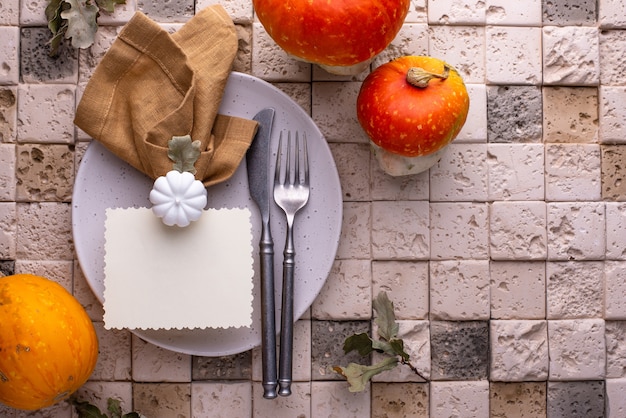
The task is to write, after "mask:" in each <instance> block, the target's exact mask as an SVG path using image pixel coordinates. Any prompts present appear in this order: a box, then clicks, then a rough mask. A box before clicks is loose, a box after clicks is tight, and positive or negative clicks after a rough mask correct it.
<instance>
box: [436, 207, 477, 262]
mask: <svg viewBox="0 0 626 418" xmlns="http://www.w3.org/2000/svg"><path fill="white" fill-rule="evenodd" d="M488 224H489V208H488V206H487V204H484V203H443V202H442V203H431V204H430V254H431V260H446V259H487V258H488V257H489V227H488Z"/></svg>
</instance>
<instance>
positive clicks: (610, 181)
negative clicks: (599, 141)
mask: <svg viewBox="0 0 626 418" xmlns="http://www.w3.org/2000/svg"><path fill="white" fill-rule="evenodd" d="M600 150H601V153H602V199H603V200H612V201H618V202H623V201H626V175H625V174H624V168H625V167H626V164H624V161H626V146H624V145H603V146H602V147H601V148H600Z"/></svg>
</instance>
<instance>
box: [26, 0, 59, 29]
mask: <svg viewBox="0 0 626 418" xmlns="http://www.w3.org/2000/svg"><path fill="white" fill-rule="evenodd" d="M20 3H21V8H20V24H21V25H23V26H24V25H26V26H44V27H45V26H46V24H47V21H46V13H45V10H46V5H47V2H46V1H45V0H33V1H23V2H20ZM50 36H52V35H50Z"/></svg>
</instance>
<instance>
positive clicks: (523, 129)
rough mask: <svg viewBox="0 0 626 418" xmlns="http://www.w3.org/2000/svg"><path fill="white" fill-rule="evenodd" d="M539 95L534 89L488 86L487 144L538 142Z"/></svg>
mask: <svg viewBox="0 0 626 418" xmlns="http://www.w3.org/2000/svg"><path fill="white" fill-rule="evenodd" d="M541 96H542V95H541V88H540V87H537V86H488V87H487V126H488V128H487V138H488V140H489V142H505V143H511V142H541V139H542V138H541V134H542V125H543V120H542V118H543V110H542V97H541Z"/></svg>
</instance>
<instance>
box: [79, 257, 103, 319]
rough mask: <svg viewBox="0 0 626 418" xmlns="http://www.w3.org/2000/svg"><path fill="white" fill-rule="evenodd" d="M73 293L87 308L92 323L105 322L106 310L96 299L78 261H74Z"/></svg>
mask: <svg viewBox="0 0 626 418" xmlns="http://www.w3.org/2000/svg"><path fill="white" fill-rule="evenodd" d="M73 279H74V281H73V287H72V288H73V292H72V294H73V295H74V297H75V298H76V299H77V300H78V301H79V302H80V304H81V305H82V306H83V308H85V311H86V312H87V315H89V318H90V319H91V320H92V321H99V322H102V321H103V316H104V308H103V307H102V303H101V302H100V301H99V300H98V299H97V298H96V296H95V295H94V293H93V291H92V290H91V287H89V284H88V283H87V279H86V278H85V275H84V273H83V270H82V268H81V267H80V264H79V263H78V261H76V260H75V261H74V269H73Z"/></svg>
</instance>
